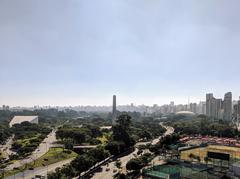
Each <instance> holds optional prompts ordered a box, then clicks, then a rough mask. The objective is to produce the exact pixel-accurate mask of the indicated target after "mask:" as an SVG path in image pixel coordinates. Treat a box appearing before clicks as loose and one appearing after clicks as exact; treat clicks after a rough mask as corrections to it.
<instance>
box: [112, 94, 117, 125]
mask: <svg viewBox="0 0 240 179" xmlns="http://www.w3.org/2000/svg"><path fill="white" fill-rule="evenodd" d="M116 98H117V97H116V95H113V109H112V123H113V124H114V123H115V122H116V120H117V99H116Z"/></svg>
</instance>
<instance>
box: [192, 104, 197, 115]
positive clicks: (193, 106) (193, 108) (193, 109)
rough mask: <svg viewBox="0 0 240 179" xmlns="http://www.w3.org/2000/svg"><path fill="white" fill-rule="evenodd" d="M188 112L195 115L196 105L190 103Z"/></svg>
mask: <svg viewBox="0 0 240 179" xmlns="http://www.w3.org/2000/svg"><path fill="white" fill-rule="evenodd" d="M190 111H191V112H193V113H197V103H190Z"/></svg>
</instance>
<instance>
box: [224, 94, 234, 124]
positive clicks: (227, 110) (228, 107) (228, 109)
mask: <svg viewBox="0 0 240 179" xmlns="http://www.w3.org/2000/svg"><path fill="white" fill-rule="evenodd" d="M223 109H224V112H223V119H224V120H226V121H230V120H231V119H232V93H231V92H228V93H226V94H225V96H224V102H223Z"/></svg>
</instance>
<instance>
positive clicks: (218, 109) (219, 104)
mask: <svg viewBox="0 0 240 179" xmlns="http://www.w3.org/2000/svg"><path fill="white" fill-rule="evenodd" d="M222 103H223V102H222V99H216V100H215V109H216V111H215V118H217V119H222Z"/></svg>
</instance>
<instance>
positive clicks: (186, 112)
mask: <svg viewBox="0 0 240 179" xmlns="http://www.w3.org/2000/svg"><path fill="white" fill-rule="evenodd" d="M176 114H177V115H184V116H194V115H195V113H193V112H191V111H179V112H177V113H176Z"/></svg>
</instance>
